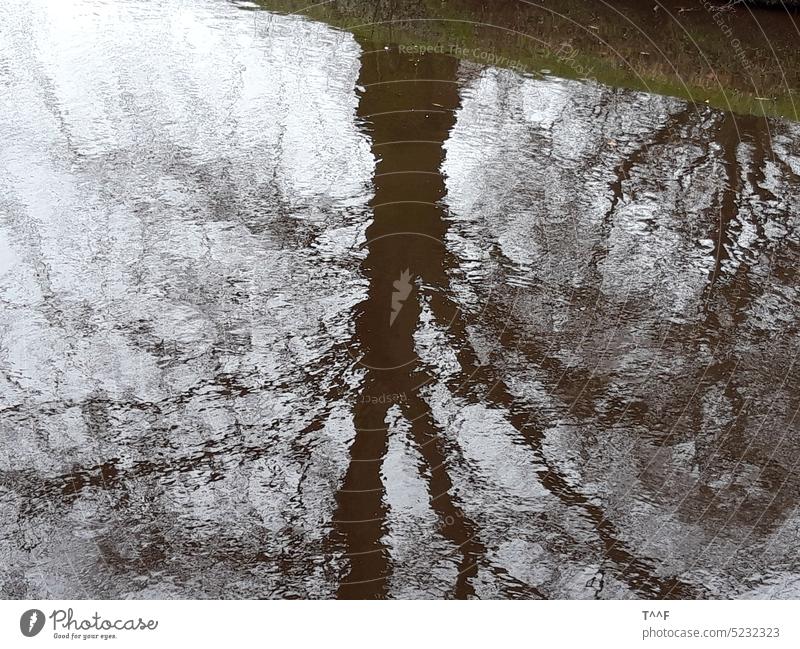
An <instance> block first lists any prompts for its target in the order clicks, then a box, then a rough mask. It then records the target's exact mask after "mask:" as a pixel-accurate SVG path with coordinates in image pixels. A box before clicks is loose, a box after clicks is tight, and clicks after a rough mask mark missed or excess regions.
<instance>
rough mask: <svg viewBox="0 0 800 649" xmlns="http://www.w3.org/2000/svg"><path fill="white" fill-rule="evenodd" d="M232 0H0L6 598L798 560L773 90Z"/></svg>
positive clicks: (587, 576) (762, 574) (380, 588)
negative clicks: (736, 106)
mask: <svg viewBox="0 0 800 649" xmlns="http://www.w3.org/2000/svg"><path fill="white" fill-rule="evenodd" d="M252 9H254V6H252V5H250V4H247V3H245V4H243V5H241V6H240V5H237V4H233V3H230V2H223V1H217V0H187V1H185V2H181V3H175V2H169V1H167V0H163V1H144V0H124V1H123V0H118V1H113V2H112V1H103V0H60V1H58V2H56V1H52V2H45V1H44V0H42V1H36V2H27V1H26V2H23V1H22V0H10V1H9V0H7V1H6V2H4V3H3V4H2V6H0V85H2V95H1V97H2V98H1V99H0V303H1V304H2V308H1V309H0V440H2V448H1V450H0V594H2V596H3V597H5V598H65V599H66V598H84V597H85V598H130V597H135V598H154V597H158V598H205V597H215V598H242V597H248V598H296V597H303V598H333V597H341V598H352V597H358V598H465V597H466V598H769V597H773V598H775V597H798V596H800V565H799V564H800V554H798V549H799V548H800V537H798V534H800V515H799V514H798V509H797V506H798V499H799V498H800V478H798V476H797V472H796V470H795V468H796V464H797V462H798V460H800V422H798V421H797V414H798V408H800V391H799V390H798V387H800V368H798V364H797V362H796V361H797V354H798V348H799V347H800V338H799V337H798V306H799V305H800V295H798V287H797V275H796V268H797V265H798V261H800V221H799V220H798V219H799V218H800V217H799V216H798V215H799V214H800V193H799V192H798V189H799V188H800V124H798V123H795V122H791V121H787V120H783V119H765V118H757V117H753V116H741V115H737V114H733V113H725V112H720V111H718V110H716V109H713V108H710V107H708V106H704V105H698V104H693V103H687V102H686V101H684V100H682V99H677V98H671V97H666V96H659V95H655V94H648V93H643V92H638V91H634V90H623V89H619V88H614V87H609V86H605V85H601V84H599V83H595V82H591V81H580V80H565V79H561V78H557V77H555V76H549V75H545V76H532V75H529V74H523V73H520V72H515V71H511V70H506V69H501V68H495V67H491V66H482V65H480V64H478V63H476V62H474V61H468V60H462V59H459V58H456V57H453V56H450V55H447V54H442V53H435V52H432V53H423V52H419V51H409V50H408V49H407V48H403V49H402V50H401V48H400V47H397V46H393V45H391V44H387V43H384V42H371V41H370V40H368V39H366V38H365V37H363V36H359V37H358V38H356V37H355V36H353V34H351V33H349V32H346V31H340V30H338V29H336V28H334V27H331V26H329V25H328V24H325V23H323V22H316V21H313V20H309V19H307V18H304V17H300V16H294V15H281V14H277V13H270V12H268V11H262V10H257V11H256V10H252Z"/></svg>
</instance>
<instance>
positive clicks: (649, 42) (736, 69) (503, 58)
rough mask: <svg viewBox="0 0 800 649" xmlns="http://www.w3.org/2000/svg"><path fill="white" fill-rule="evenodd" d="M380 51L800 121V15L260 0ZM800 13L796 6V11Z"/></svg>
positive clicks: (692, 6)
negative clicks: (412, 50)
mask: <svg viewBox="0 0 800 649" xmlns="http://www.w3.org/2000/svg"><path fill="white" fill-rule="evenodd" d="M259 4H261V5H262V6H263V7H264V8H267V9H271V10H275V11H280V12H293V13H295V12H296V13H300V14H303V15H306V16H308V17H310V18H313V19H316V20H322V21H325V22H328V23H329V24H331V25H334V26H336V27H339V28H342V29H346V30H349V31H352V32H354V33H355V34H356V35H358V36H360V37H362V38H365V39H369V40H371V41H375V42H380V43H396V44H403V45H409V46H417V47H438V48H440V49H442V50H444V51H448V52H455V53H457V55H458V56H459V57H461V58H464V59H470V60H475V61H476V62H479V63H490V64H493V65H498V66H500V67H513V68H515V69H519V70H520V71H525V72H529V73H532V74H539V73H541V71H542V70H548V71H550V72H551V73H553V74H556V75H558V76H562V77H566V78H592V79H596V80H597V81H599V82H600V83H604V84H608V85H613V86H619V87H625V88H632V89H637V90H645V91H649V92H655V93H659V94H666V95H673V96H677V97H682V98H685V99H689V100H691V101H695V102H705V103H708V104H710V105H712V106H715V107H717V108H721V109H725V110H732V111H734V112H739V113H749V114H755V115H769V116H783V117H787V118H789V119H793V120H798V119H800V48H798V47H797V39H798V34H797V28H796V26H795V24H796V23H797V24H800V15H798V14H794V13H793V14H788V13H787V12H786V11H784V10H782V9H767V8H757V7H751V6H746V7H745V6H742V5H737V6H735V7H727V8H724V5H725V3H724V2H722V3H719V2H717V3H712V2H710V0H660V2H659V3H656V2H655V0H647V1H642V0H617V1H616V2H613V3H605V2H601V1H599V0H538V2H537V3H528V2H523V1H521V0H509V1H507V2H488V1H487V2H481V1H476V0H444V1H442V0H371V1H369V2H367V1H363V0H334V1H333V2H327V3H324V4H321V5H320V4H315V3H312V2H309V1H298V0H261V2H260V3H259ZM795 4H797V3H795Z"/></svg>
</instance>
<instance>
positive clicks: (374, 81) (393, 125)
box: [331, 50, 693, 597]
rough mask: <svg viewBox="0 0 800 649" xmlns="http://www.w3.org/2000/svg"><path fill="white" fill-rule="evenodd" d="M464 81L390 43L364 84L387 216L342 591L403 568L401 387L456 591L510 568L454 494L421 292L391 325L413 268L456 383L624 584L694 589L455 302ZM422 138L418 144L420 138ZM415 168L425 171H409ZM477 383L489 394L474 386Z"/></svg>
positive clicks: (374, 266) (370, 56) (370, 589)
mask: <svg viewBox="0 0 800 649" xmlns="http://www.w3.org/2000/svg"><path fill="white" fill-rule="evenodd" d="M454 77H455V62H454V61H452V60H448V59H447V58H446V57H437V56H431V55H426V56H422V57H420V58H419V59H418V60H417V61H414V60H413V59H409V58H407V57H402V56H400V55H399V54H398V53H396V52H394V51H383V50H379V51H378V52H374V51H373V52H368V53H366V54H365V55H364V62H363V67H362V71H361V78H360V80H359V85H360V86H362V87H364V88H365V89H366V90H365V91H364V92H363V93H362V97H361V103H360V105H359V115H360V116H361V117H362V118H364V120H365V121H366V122H368V123H369V130H370V134H371V135H372V137H373V141H374V144H373V149H374V151H375V152H376V154H377V155H378V156H379V160H380V161H379V163H378V167H377V170H376V180H375V185H376V194H375V198H374V200H373V209H374V212H375V221H374V223H373V224H372V225H371V226H370V228H369V229H368V231H367V239H368V243H367V248H368V250H369V254H368V256H367V258H366V260H365V261H364V264H363V268H364V271H365V272H366V274H367V275H368V277H369V278H370V288H369V296H368V298H367V300H365V301H364V302H363V303H362V304H361V305H360V307H359V309H358V314H357V322H356V329H357V336H358V348H359V350H360V351H361V353H362V354H363V357H362V358H361V363H362V364H363V365H364V366H365V367H367V375H366V378H365V380H364V382H363V385H362V389H361V395H360V398H359V399H358V400H357V403H356V406H355V408H354V421H355V426H356V431H357V433H356V438H355V440H354V442H353V445H352V447H351V451H350V455H351V462H350V467H349V469H348V471H347V474H346V476H345V479H344V482H343V484H342V488H341V489H340V491H339V493H338V495H337V502H338V507H337V513H336V521H335V524H334V525H335V529H334V533H333V535H332V539H331V540H332V542H333V543H334V545H337V544H338V543H343V544H344V547H345V549H346V552H347V555H348V557H349V572H348V573H347V575H346V576H345V578H344V580H343V582H342V585H341V587H340V590H339V594H340V596H343V597H382V596H385V595H386V594H387V593H386V586H385V580H386V577H387V576H388V574H389V572H390V570H391V566H390V560H389V557H388V554H387V549H386V547H385V546H384V545H383V541H382V538H383V537H384V535H385V534H386V529H385V522H384V521H385V517H386V513H387V511H386V506H385V504H384V502H383V496H384V487H383V485H382V481H381V475H380V466H381V460H382V458H383V457H384V455H385V453H386V450H387V426H386V420H387V416H388V412H389V408H390V407H391V403H383V404H381V403H376V402H379V401H380V396H381V395H386V394H392V393H404V394H406V395H407V396H408V399H407V401H406V402H405V403H403V404H402V408H401V411H402V414H403V415H404V416H405V417H406V418H407V419H408V420H409V421H410V422H411V437H412V440H413V442H414V443H415V446H416V448H417V449H418V450H419V451H420V454H421V455H422V457H423V459H424V460H425V464H426V465H427V467H428V477H427V478H426V479H427V481H428V489H429V492H430V496H431V504H432V506H433V507H434V509H435V510H436V512H437V514H438V515H439V517H440V519H442V520H443V521H447V524H446V525H444V526H443V528H442V531H443V534H444V536H445V537H446V538H448V540H450V541H451V542H452V543H454V544H455V545H456V546H457V547H458V548H459V551H460V553H461V561H460V568H459V577H458V581H457V583H456V587H455V595H456V596H459V597H464V596H469V595H470V594H471V593H472V587H471V585H470V580H469V577H471V576H473V575H474V574H476V573H475V571H476V569H477V564H478V563H481V564H482V565H484V566H486V567H487V568H488V569H490V570H492V571H493V572H495V573H496V574H497V572H498V569H497V568H496V567H495V566H491V565H490V564H489V562H487V561H486V558H485V556H484V552H485V548H484V545H483V543H482V542H481V541H479V540H478V538H479V534H480V530H478V529H477V527H476V525H475V523H474V522H472V521H470V520H469V519H468V518H467V517H466V516H465V514H464V512H463V511H462V510H461V509H460V508H459V506H458V505H457V504H456V503H455V502H454V501H453V499H452V498H451V496H450V494H449V492H450V489H451V486H452V483H451V480H450V478H449V477H448V475H447V470H446V462H447V458H446V457H445V454H444V452H443V449H442V447H441V440H440V437H439V431H438V430H437V424H436V422H435V421H434V420H433V417H432V416H431V415H430V414H429V412H428V406H427V404H426V403H425V402H424V401H423V400H422V399H421V398H420V397H419V396H418V389H419V387H421V385H423V384H425V383H427V382H428V381H429V380H431V378H432V377H433V376H434V374H435V369H432V368H431V370H430V373H426V372H425V371H423V368H422V367H420V366H419V363H418V361H417V359H416V355H415V349H414V341H413V332H414V329H415V327H416V323H417V317H418V315H419V311H420V306H419V299H418V296H417V295H416V293H412V298H413V299H411V300H409V301H408V302H407V303H406V305H405V306H404V308H403V310H402V311H401V312H400V315H399V316H398V319H397V321H396V322H395V323H394V324H393V325H392V326H391V327H390V326H389V323H388V322H387V314H388V312H389V305H390V303H391V291H392V285H393V281H394V280H395V279H396V278H397V277H399V276H401V274H402V273H403V271H404V270H405V269H406V268H410V269H411V270H412V273H413V274H414V275H415V276H416V277H418V278H419V280H418V283H419V284H420V285H422V286H425V287H426V288H428V289H429V290H430V291H431V298H430V302H429V303H430V306H431V309H432V311H433V314H434V317H435V320H436V323H437V324H438V325H439V326H441V327H443V328H448V336H449V340H450V343H451V344H452V345H453V347H454V348H455V350H456V354H457V357H458V360H459V363H460V366H461V369H460V372H458V373H457V375H456V376H455V377H453V378H452V379H450V380H449V381H448V387H450V389H451V391H452V392H453V393H454V394H459V393H460V392H462V390H463V391H464V392H465V394H466V396H465V398H466V399H467V400H468V401H470V400H472V401H474V402H478V403H484V404H488V405H489V406H491V407H495V408H499V409H502V410H503V411H504V412H506V413H507V416H508V418H509V420H510V422H511V423H512V424H513V425H514V426H515V427H516V428H517V430H518V431H519V432H520V434H521V435H522V436H523V437H524V439H525V440H526V441H527V442H528V444H529V445H530V446H531V448H532V449H533V450H534V452H535V454H536V458H537V460H539V461H540V462H541V463H542V465H543V466H544V467H545V468H544V469H543V470H541V471H540V472H539V473H538V476H537V477H538V480H539V481H540V482H541V484H542V485H543V486H544V487H545V488H546V489H547V490H548V491H549V492H550V493H552V494H553V495H554V496H555V497H556V498H557V499H558V500H559V501H561V502H562V503H563V504H564V505H566V506H568V507H577V508H579V509H580V510H581V511H582V512H583V513H584V515H585V518H586V519H588V520H589V521H591V522H592V523H593V524H594V529H595V532H596V534H597V535H598V537H599V539H600V540H601V547H602V548H603V549H604V551H605V553H606V554H607V557H608V559H609V560H610V563H611V567H612V569H613V571H614V572H616V573H617V574H618V575H619V576H620V577H621V578H622V579H623V581H625V582H627V583H628V584H629V585H630V586H631V587H632V588H634V589H635V590H636V591H637V592H639V593H640V594H641V595H643V596H658V595H660V594H664V593H666V592H668V591H673V593H674V594H675V595H676V596H684V597H685V596H690V595H692V594H693V590H692V589H691V588H689V587H688V586H686V585H685V584H682V583H681V582H680V581H678V580H675V579H661V578H659V577H657V576H656V574H655V566H654V565H653V563H652V562H651V561H648V560H644V559H640V558H637V557H635V556H634V555H633V553H632V552H631V551H630V550H629V549H628V548H627V547H626V545H625V544H624V543H623V542H622V541H621V540H620V538H619V535H618V533H617V531H616V529H615V527H614V525H613V524H612V523H611V522H610V521H609V520H608V518H607V517H606V515H605V513H604V512H603V510H602V508H601V507H600V506H599V505H597V504H595V503H594V502H592V501H590V499H589V498H588V497H587V496H585V495H583V494H582V493H581V492H580V491H579V489H578V488H576V487H575V486H573V485H572V484H571V482H570V481H569V480H567V479H566V478H565V477H564V476H563V475H562V474H561V473H560V471H559V470H558V469H557V468H556V467H555V466H553V465H552V463H551V462H549V461H548V459H547V458H546V456H545V454H544V453H543V451H542V430H544V428H545V425H546V422H545V421H543V420H542V419H541V418H540V417H539V416H538V415H537V414H536V413H535V412H532V411H531V408H530V407H529V406H527V405H526V404H524V403H522V402H521V401H520V400H519V399H517V398H516V397H514V396H513V395H512V393H511V391H510V390H509V389H508V387H507V386H506V385H505V383H504V381H503V379H502V378H501V375H500V373H499V372H498V371H497V370H496V369H494V368H492V367H491V366H489V365H484V364H482V363H480V362H479V361H478V357H477V354H476V353H475V352H474V351H473V350H472V347H471V343H470V341H469V338H468V336H467V333H466V331H467V325H466V323H465V322H464V320H463V316H462V314H461V312H460V310H459V308H458V306H457V304H456V303H455V302H454V301H453V299H452V298H451V297H449V296H450V294H451V289H450V287H449V271H450V270H452V269H453V268H454V267H455V266H457V265H458V260H457V259H456V258H455V257H454V255H452V254H451V253H448V252H447V251H446V250H445V249H444V247H443V246H442V245H441V243H440V241H441V240H442V238H443V236H444V234H445V231H446V228H447V225H446V223H445V221H444V214H443V208H442V206H441V204H440V203H439V201H440V200H441V199H442V197H443V195H444V184H443V180H442V177H441V175H440V174H439V167H440V164H441V161H442V143H443V142H444V140H445V139H446V137H447V135H448V131H449V128H450V126H451V125H452V122H453V117H452V111H453V110H454V109H455V107H456V105H457V103H458V97H457V94H456V87H455V85H454ZM431 79H436V80H437V81H435V82H432V81H430V80H431ZM413 109H416V110H413ZM426 109H427V110H426ZM395 111H402V112H395ZM412 137H413V138H414V140H416V141H413V142H410V141H409V140H410V139H411V138H412ZM389 143H391V144H389ZM409 171H413V172H414V173H413V174H409V173H402V172H409ZM454 265H455V266H454ZM489 308H491V306H489ZM499 322H501V320H500V319H499V318H498V323H499ZM505 342H508V341H505ZM538 360H540V361H542V362H543V364H544V365H545V366H547V365H548V364H549V365H550V367H549V368H548V369H549V370H550V372H549V373H552V374H553V375H556V374H560V375H561V376H562V377H563V375H564V369H565V368H563V367H561V366H560V364H559V363H558V362H557V361H555V360H553V359H552V358H549V357H547V356H546V355H545V354H544V353H540V354H539V358H538ZM575 378H579V377H575ZM584 378H586V379H587V380H586V381H584V382H583V383H582V385H584V386H586V385H589V384H590V383H591V377H590V376H589V377H584ZM467 386H469V387H470V388H474V387H478V388H480V390H478V391H475V390H465V388H466V387H467ZM598 389H602V387H600V386H598ZM477 392H480V394H477ZM487 506H490V505H489V504H487ZM528 594H529V596H535V595H536V591H535V590H531V589H530V587H529V591H528Z"/></svg>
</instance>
